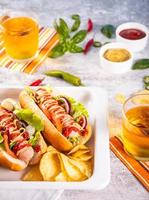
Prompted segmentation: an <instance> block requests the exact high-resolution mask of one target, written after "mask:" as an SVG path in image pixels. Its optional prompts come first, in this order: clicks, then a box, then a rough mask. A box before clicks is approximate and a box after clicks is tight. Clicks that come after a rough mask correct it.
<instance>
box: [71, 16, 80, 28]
mask: <svg viewBox="0 0 149 200" xmlns="http://www.w3.org/2000/svg"><path fill="white" fill-rule="evenodd" d="M71 18H72V19H73V20H75V21H74V23H73V25H72V27H71V32H74V31H77V30H78V29H79V27H80V24H81V20H80V16H79V15H72V17H71Z"/></svg>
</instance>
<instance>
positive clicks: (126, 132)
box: [122, 95, 149, 160]
mask: <svg viewBox="0 0 149 200" xmlns="http://www.w3.org/2000/svg"><path fill="white" fill-rule="evenodd" d="M144 99H146V100H145V101H144ZM147 100H148V102H147ZM122 140H123V144H124V149H125V151H126V152H127V153H128V154H129V155H131V156H133V157H134V158H135V159H138V160H149V95H137V96H134V97H132V98H130V99H128V100H127V101H126V103H125V104H124V107H123V133H122Z"/></svg>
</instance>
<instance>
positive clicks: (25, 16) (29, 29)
mask: <svg viewBox="0 0 149 200" xmlns="http://www.w3.org/2000/svg"><path fill="white" fill-rule="evenodd" d="M23 17H24V18H29V19H32V20H33V21H34V22H35V23H36V25H37V26H38V27H39V25H38V21H37V20H36V19H35V18H34V17H31V16H27V15H22V16H21V15H18V16H12V17H11V16H8V18H7V19H6V20H5V21H3V22H2V24H1V26H2V28H3V29H4V31H5V30H6V29H5V27H4V26H3V25H4V23H5V22H7V21H9V20H11V19H14V18H23ZM33 29H34V28H33V27H30V28H27V29H26V30H25V31H15V30H12V29H9V30H8V32H10V33H16V35H17V34H19V33H22V34H23V33H26V32H29V31H32V30H33Z"/></svg>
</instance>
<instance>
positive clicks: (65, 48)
mask: <svg viewBox="0 0 149 200" xmlns="http://www.w3.org/2000/svg"><path fill="white" fill-rule="evenodd" d="M71 18H72V20H73V21H74V23H73V25H72V27H71V28H69V26H68V24H67V23H66V21H65V20H64V19H62V18H60V19H59V23H57V21H55V22H54V28H55V29H56V31H57V32H58V33H59V36H60V42H59V44H58V45H57V46H55V47H54V48H53V50H52V52H51V53H50V55H49V57H51V58H57V57H59V56H62V55H64V54H65V53H66V52H71V53H81V52H83V47H81V46H79V44H80V43H81V42H82V41H83V40H84V39H85V38H86V35H87V30H78V29H79V27H80V24H81V19H80V16H79V15H72V16H71Z"/></svg>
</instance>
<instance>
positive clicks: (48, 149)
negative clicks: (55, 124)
mask: <svg viewBox="0 0 149 200" xmlns="http://www.w3.org/2000/svg"><path fill="white" fill-rule="evenodd" d="M48 151H55V152H58V151H57V150H56V149H55V148H54V147H53V146H48V148H47V152H48Z"/></svg>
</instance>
